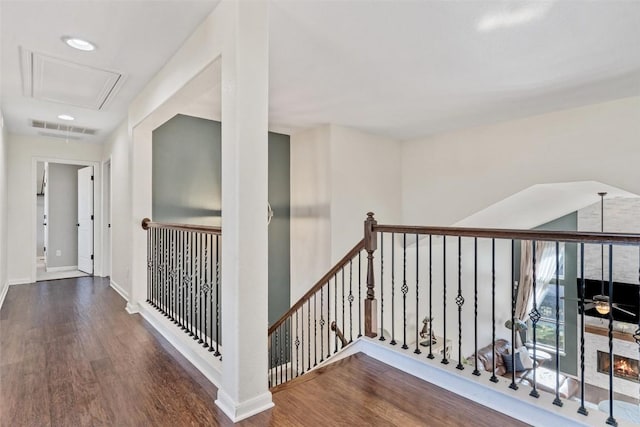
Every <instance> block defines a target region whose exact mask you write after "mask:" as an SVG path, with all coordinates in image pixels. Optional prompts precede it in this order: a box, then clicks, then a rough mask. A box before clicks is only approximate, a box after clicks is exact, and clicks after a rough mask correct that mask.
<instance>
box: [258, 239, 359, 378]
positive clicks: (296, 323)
mask: <svg viewBox="0 0 640 427" xmlns="http://www.w3.org/2000/svg"><path fill="white" fill-rule="evenodd" d="M363 251H364V239H363V240H361V241H360V242H358V243H357V244H356V245H355V246H354V247H353V248H352V249H351V250H350V251H349V252H348V253H347V254H346V255H345V256H344V257H343V258H342V259H341V260H340V261H338V262H337V263H336V264H335V265H334V266H333V268H331V269H330V270H329V271H328V272H327V273H326V274H325V275H324V276H323V277H322V278H321V279H320V280H319V281H318V282H316V284H315V285H314V286H312V287H311V289H309V291H307V292H306V293H305V294H304V295H303V296H302V297H301V298H300V299H299V300H298V301H297V302H296V303H295V304H293V305H292V306H291V308H290V309H289V310H288V311H287V312H286V313H284V314H283V315H282V316H281V317H280V319H278V320H277V321H276V322H275V323H274V324H273V325H271V327H269V331H268V336H269V356H268V357H269V387H275V386H277V385H280V384H282V383H284V382H287V381H290V380H292V379H294V378H296V377H298V376H300V375H303V374H304V373H305V372H308V371H310V370H312V369H313V368H314V367H315V366H317V365H318V364H320V363H322V362H324V361H325V360H328V359H330V358H331V357H333V356H334V355H335V354H336V353H337V352H338V351H339V350H340V349H342V348H344V347H345V346H347V345H348V344H350V343H351V342H353V340H354V338H358V337H360V336H362V332H363V329H362V328H363V321H362V319H363V316H362V304H361V303H360V301H362V298H363V293H362V291H363V286H362V278H363V275H362V274H361V271H362V269H363V267H364V262H363V260H364V252H363Z"/></svg>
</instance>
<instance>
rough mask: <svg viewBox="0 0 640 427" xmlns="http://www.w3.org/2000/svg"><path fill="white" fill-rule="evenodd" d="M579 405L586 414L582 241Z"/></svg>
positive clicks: (582, 250) (582, 257)
mask: <svg viewBox="0 0 640 427" xmlns="http://www.w3.org/2000/svg"><path fill="white" fill-rule="evenodd" d="M580 277H581V279H580V407H579V408H578V413H579V414H582V415H588V414H589V411H587V408H585V407H584V285H585V277H584V243H580Z"/></svg>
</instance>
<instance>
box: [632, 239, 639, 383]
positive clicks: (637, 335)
mask: <svg viewBox="0 0 640 427" xmlns="http://www.w3.org/2000/svg"><path fill="white" fill-rule="evenodd" d="M638 306H640V246H638ZM633 338H634V339H635V341H636V344H637V345H638V353H639V355H640V316H638V328H637V329H636V331H635V332H634V334H633ZM639 359H640V357H639ZM638 382H640V374H638ZM639 387H640V386H639ZM638 394H640V388H639V390H638Z"/></svg>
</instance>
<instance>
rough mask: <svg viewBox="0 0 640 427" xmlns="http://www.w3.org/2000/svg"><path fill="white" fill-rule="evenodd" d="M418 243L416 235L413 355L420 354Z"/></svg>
mask: <svg viewBox="0 0 640 427" xmlns="http://www.w3.org/2000/svg"><path fill="white" fill-rule="evenodd" d="M419 247H420V242H419V241H418V235H417V234H416V349H415V350H413V352H414V353H415V354H420V353H422V351H420V347H419V345H420V339H419V335H420V328H419V324H420V322H419V321H420V250H419Z"/></svg>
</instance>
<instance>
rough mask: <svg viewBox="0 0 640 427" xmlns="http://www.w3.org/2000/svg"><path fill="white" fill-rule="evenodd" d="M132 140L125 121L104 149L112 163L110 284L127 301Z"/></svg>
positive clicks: (129, 276) (129, 258) (129, 292)
mask: <svg viewBox="0 0 640 427" xmlns="http://www.w3.org/2000/svg"><path fill="white" fill-rule="evenodd" d="M130 140H131V138H130V136H129V133H128V129H127V123H126V121H125V122H123V123H122V124H121V125H120V126H119V127H118V128H117V129H116V130H115V131H114V132H113V133H112V134H111V135H110V136H109V137H108V138H107V141H106V143H105V145H104V153H103V157H104V160H105V161H106V160H109V159H111V187H110V188H111V282H112V284H113V285H114V287H115V288H116V289H118V290H119V291H120V292H121V293H123V294H124V296H125V297H127V298H128V297H129V295H131V224H132V219H131V174H130V160H129V144H130Z"/></svg>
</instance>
